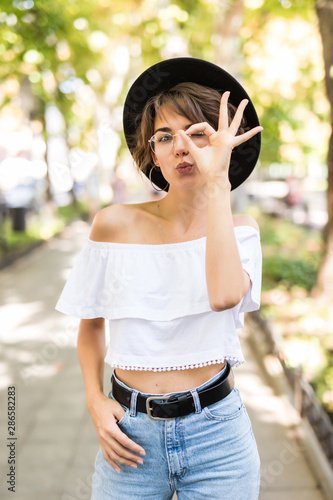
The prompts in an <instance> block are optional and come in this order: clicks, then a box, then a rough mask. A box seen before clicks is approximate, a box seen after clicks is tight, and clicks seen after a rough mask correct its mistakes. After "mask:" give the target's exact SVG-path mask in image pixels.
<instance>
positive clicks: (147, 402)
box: [146, 395, 174, 420]
mask: <svg viewBox="0 0 333 500" xmlns="http://www.w3.org/2000/svg"><path fill="white" fill-rule="evenodd" d="M170 398H171V395H170V396H148V398H147V399H146V410H147V415H148V417H149V418H150V419H151V420H174V417H165V418H163V417H154V416H153V414H152V412H153V408H151V407H150V405H149V403H150V401H152V400H155V399H170Z"/></svg>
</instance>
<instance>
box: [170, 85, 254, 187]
mask: <svg viewBox="0 0 333 500" xmlns="http://www.w3.org/2000/svg"><path fill="white" fill-rule="evenodd" d="M229 95H230V92H224V93H223V95H222V99H221V105H220V113H219V124H218V130H214V129H213V127H212V126H211V125H209V124H208V123H207V122H203V123H196V124H194V125H191V127H189V128H188V129H187V130H186V131H184V130H179V135H180V137H181V139H182V140H183V142H184V144H185V145H186V147H187V148H188V150H189V153H190V155H191V156H192V157H193V159H194V161H195V163H196V165H197V167H198V169H199V170H200V172H201V174H202V175H203V176H205V178H206V180H207V181H210V180H212V181H214V180H215V179H218V178H221V177H226V178H227V177H228V176H227V174H228V171H229V165H230V157H231V152H232V150H233V148H234V147H236V146H239V145H240V144H242V143H243V142H245V141H248V140H249V139H250V138H251V137H253V136H254V135H256V134H258V133H259V132H261V131H262V130H263V127H260V126H258V127H255V128H253V129H251V130H249V131H247V132H245V133H244V134H241V135H236V134H237V131H238V129H239V126H240V124H241V121H242V117H243V113H244V109H245V107H246V105H247V103H248V102H249V101H248V100H247V99H243V100H242V101H241V102H240V104H239V106H238V108H237V111H236V113H235V116H234V118H233V120H232V122H231V123H230V125H229V120H228V98H229ZM198 132H203V133H204V134H205V135H207V137H208V138H209V144H208V145H207V146H204V147H203V148H199V147H197V146H196V145H195V144H194V142H193V141H192V140H191V138H190V137H189V135H190V134H196V133H198Z"/></svg>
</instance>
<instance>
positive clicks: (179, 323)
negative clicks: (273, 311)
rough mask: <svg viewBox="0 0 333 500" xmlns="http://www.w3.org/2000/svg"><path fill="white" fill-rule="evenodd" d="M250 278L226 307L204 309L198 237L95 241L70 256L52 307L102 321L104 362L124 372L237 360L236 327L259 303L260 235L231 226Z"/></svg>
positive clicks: (234, 363)
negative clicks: (106, 322)
mask: <svg viewBox="0 0 333 500" xmlns="http://www.w3.org/2000/svg"><path fill="white" fill-rule="evenodd" d="M234 230H235V235H236V240H237V245H238V250H239V254H240V257H241V261H242V265H243V268H244V269H245V271H246V272H247V273H248V274H249V276H250V280H251V283H250V287H249V289H248V291H247V293H246V295H245V296H244V297H243V298H242V300H241V301H240V302H239V304H237V306H235V307H233V308H232V309H227V310H225V311H221V312H216V311H213V310H212V309H211V307H210V304H209V300H208V292H207V284H206V276H205V252H206V237H203V238H199V239H196V240H191V241H184V242H180V243H167V244H159V245H152V244H136V243H113V242H96V241H93V240H91V239H89V238H88V240H87V241H86V243H85V244H84V246H83V248H82V250H81V252H80V253H79V255H78V256H77V258H76V260H75V262H74V266H73V268H72V270H71V273H70V275H69V278H68V280H67V282H66V284H65V287H64V289H63V291H62V293H61V296H60V298H59V300H58V302H57V305H56V309H57V310H58V311H60V312H63V313H65V314H68V315H70V316H74V317H77V318H83V319H91V318H99V317H102V318H105V319H107V320H109V328H110V342H109V345H108V348H107V352H106V356H105V362H107V363H109V364H110V365H111V366H113V367H118V368H121V369H128V370H151V371H167V370H184V369H188V368H196V367H201V366H205V365H210V364H215V363H220V362H223V361H224V360H228V361H229V362H230V364H231V366H237V365H239V364H241V363H243V362H244V361H245V360H244V356H243V353H242V350H241V346H240V343H239V338H238V334H237V330H236V329H237V328H241V327H243V326H244V312H247V311H254V310H256V309H259V307H260V295H261V266H262V256H261V247H260V236H259V233H258V231H257V230H256V229H254V228H253V227H251V226H236V227H235V228H234Z"/></svg>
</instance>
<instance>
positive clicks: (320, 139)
mask: <svg viewBox="0 0 333 500" xmlns="http://www.w3.org/2000/svg"><path fill="white" fill-rule="evenodd" d="M314 3H315V2H314V1H313V0H299V1H297V0H294V1H293V0H280V1H277V0H265V1H263V2H262V4H261V5H260V2H253V5H254V6H255V5H257V8H255V7H253V8H250V7H248V8H246V10H245V15H244V21H243V27H242V30H241V40H242V50H243V52H244V54H245V61H244V67H245V68H244V77H245V80H246V85H247V86H248V89H249V93H250V95H251V97H252V98H253V100H254V102H255V105H256V108H257V110H258V114H259V118H260V123H261V125H262V126H263V127H264V131H263V134H262V152H261V156H260V159H261V164H262V165H263V166H267V165H269V164H270V163H276V162H278V163H288V164H291V165H293V166H296V167H297V168H298V170H299V171H301V172H302V175H306V172H307V171H306V168H307V166H308V165H309V164H310V162H313V161H315V162H317V163H325V160H326V154H327V143H328V138H329V127H328V125H327V124H328V122H329V112H330V111H329V104H328V102H327V100H326V98H325V87H324V64H323V58H322V46H321V39H320V34H319V31H318V22H317V16H316V13H315V9H314ZM249 5H251V3H249Z"/></svg>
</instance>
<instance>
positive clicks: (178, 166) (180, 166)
mask: <svg viewBox="0 0 333 500" xmlns="http://www.w3.org/2000/svg"><path fill="white" fill-rule="evenodd" d="M185 167H193V165H192V163H188V162H186V161H183V163H178V165H177V167H176V170H178V169H180V168H185Z"/></svg>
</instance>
